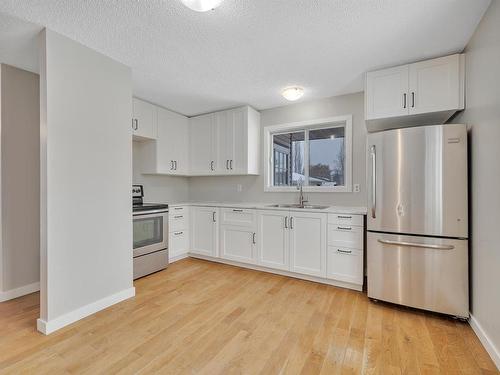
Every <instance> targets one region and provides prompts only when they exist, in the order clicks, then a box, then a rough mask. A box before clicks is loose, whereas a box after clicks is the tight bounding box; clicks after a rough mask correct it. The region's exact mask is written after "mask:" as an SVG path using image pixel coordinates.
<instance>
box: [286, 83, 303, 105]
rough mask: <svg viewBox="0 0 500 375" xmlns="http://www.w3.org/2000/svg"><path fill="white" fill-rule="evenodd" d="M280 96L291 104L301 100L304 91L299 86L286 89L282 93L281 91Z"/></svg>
mask: <svg viewBox="0 0 500 375" xmlns="http://www.w3.org/2000/svg"><path fill="white" fill-rule="evenodd" d="M281 95H283V97H284V98H285V99H286V100H290V101H291V102H293V101H295V100H298V99H300V98H302V96H303V95H304V89H303V88H302V87H299V86H292V87H286V88H284V89H283V91H281Z"/></svg>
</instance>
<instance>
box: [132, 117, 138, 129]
mask: <svg viewBox="0 0 500 375" xmlns="http://www.w3.org/2000/svg"><path fill="white" fill-rule="evenodd" d="M132 129H133V130H137V129H139V120H138V119H136V118H133V119H132Z"/></svg>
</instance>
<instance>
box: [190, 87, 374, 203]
mask: <svg viewBox="0 0 500 375" xmlns="http://www.w3.org/2000/svg"><path fill="white" fill-rule="evenodd" d="M350 114H352V115H353V180H352V181H353V184H360V185H361V192H359V193H307V194H306V197H307V198H308V199H309V202H310V203H323V204H329V205H344V206H351V205H352V206H366V126H365V122H364V94H363V93H356V94H350V95H342V96H336V97H331V98H327V99H321V100H315V101H310V102H304V103H298V104H291V105H288V106H285V107H278V108H272V109H268V110H264V111H262V112H261V126H262V127H265V126H269V125H275V124H283V123H289V122H296V121H305V120H313V119H319V118H325V117H331V116H341V115H350ZM263 136H264V132H261V148H262V153H263V152H264V142H263ZM263 163H264V160H262V162H261V164H262V165H261V173H263V170H264V164H263ZM238 184H241V185H242V191H241V192H238V191H237V185H238ZM297 194H298V193H295V192H294V193H269V192H264V177H263V175H260V176H257V177H255V176H244V177H237V176H236V177H235V176H230V177H191V178H190V181H189V198H190V200H191V201H194V202H196V201H227V202H277V203H287V202H295V201H296V200H297V199H298V198H297Z"/></svg>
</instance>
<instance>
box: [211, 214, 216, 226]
mask: <svg viewBox="0 0 500 375" xmlns="http://www.w3.org/2000/svg"><path fill="white" fill-rule="evenodd" d="M212 221H213V222H214V223H215V222H216V221H215V212H212Z"/></svg>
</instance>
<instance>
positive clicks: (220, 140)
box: [214, 111, 234, 174]
mask: <svg viewBox="0 0 500 375" xmlns="http://www.w3.org/2000/svg"><path fill="white" fill-rule="evenodd" d="M229 114H230V111H222V112H216V113H215V114H214V118H215V131H216V132H217V145H218V148H219V152H218V155H217V166H218V168H217V174H230V173H231V169H230V163H231V159H232V158H233V147H234V141H233V132H232V124H231V121H230V116H229Z"/></svg>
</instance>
